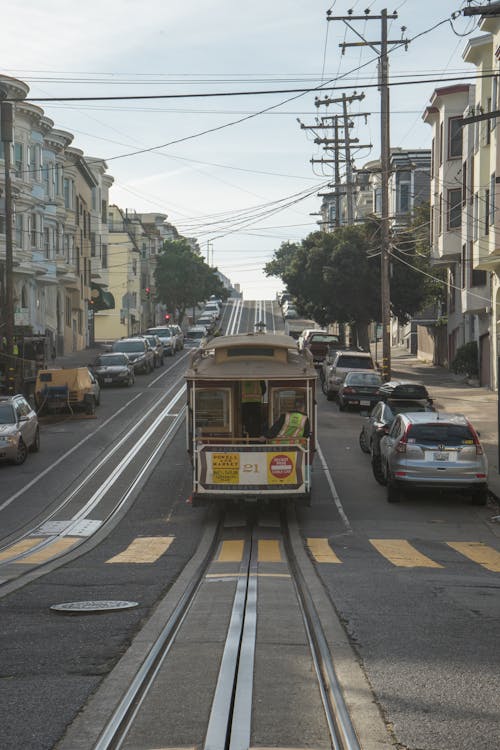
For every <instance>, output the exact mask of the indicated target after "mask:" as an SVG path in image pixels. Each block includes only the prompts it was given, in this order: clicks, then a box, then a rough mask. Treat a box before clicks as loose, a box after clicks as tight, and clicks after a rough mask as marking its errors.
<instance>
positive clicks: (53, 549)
mask: <svg viewBox="0 0 500 750" xmlns="http://www.w3.org/2000/svg"><path fill="white" fill-rule="evenodd" d="M81 541H82V540H81V537H75V536H63V537H61V538H60V539H56V540H55V541H53V542H50V543H49V544H47V546H46V547H42V548H41V549H39V550H36V551H35V552H32V553H31V555H27V556H26V557H22V558H21V559H20V560H16V561H15V562H16V563H18V564H19V565H21V564H23V565H30V564H31V563H44V562H47V560H50V559H51V558H53V557H56V556H57V555H60V554H61V553H62V552H66V551H67V550H68V549H70V548H71V547H74V546H75V544H78V543H79V542H81Z"/></svg>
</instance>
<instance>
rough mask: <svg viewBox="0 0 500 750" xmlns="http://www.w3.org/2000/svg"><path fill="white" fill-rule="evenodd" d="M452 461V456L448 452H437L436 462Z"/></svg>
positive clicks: (435, 455) (435, 454)
mask: <svg viewBox="0 0 500 750" xmlns="http://www.w3.org/2000/svg"><path fill="white" fill-rule="evenodd" d="M449 460H450V454H449V453H446V451H437V452H436V453H434V461H449Z"/></svg>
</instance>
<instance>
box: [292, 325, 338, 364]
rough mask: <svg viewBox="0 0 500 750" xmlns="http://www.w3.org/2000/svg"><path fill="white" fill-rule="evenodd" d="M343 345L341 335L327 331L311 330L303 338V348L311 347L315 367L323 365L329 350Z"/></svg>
mask: <svg viewBox="0 0 500 750" xmlns="http://www.w3.org/2000/svg"><path fill="white" fill-rule="evenodd" d="M340 346H341V340H340V336H338V335H337V334H336V333H327V332H326V331H311V332H310V333H309V334H308V335H307V337H305V338H304V340H303V346H302V348H303V349H309V351H310V352H311V354H312V358H313V362H314V366H315V367H321V366H322V364H323V362H324V360H325V358H326V356H327V354H328V352H329V351H331V350H332V348H334V347H339V348H340Z"/></svg>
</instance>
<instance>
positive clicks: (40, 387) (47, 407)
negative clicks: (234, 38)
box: [35, 367, 101, 415]
mask: <svg viewBox="0 0 500 750" xmlns="http://www.w3.org/2000/svg"><path fill="white" fill-rule="evenodd" d="M35 403H36V406H37V410H38V414H39V415H40V414H43V413H45V412H50V413H54V412H61V411H68V412H70V413H73V412H74V411H81V410H83V411H85V412H86V413H87V414H94V413H95V407H96V406H99V404H100V403H101V387H100V385H99V381H98V380H97V378H96V377H95V375H94V374H93V373H92V372H91V371H90V370H89V368H88V367H65V368H51V369H46V370H39V371H38V372H37V376H36V382H35Z"/></svg>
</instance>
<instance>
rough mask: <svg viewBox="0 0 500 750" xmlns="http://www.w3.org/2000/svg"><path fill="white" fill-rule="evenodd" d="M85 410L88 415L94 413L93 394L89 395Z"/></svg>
mask: <svg viewBox="0 0 500 750" xmlns="http://www.w3.org/2000/svg"><path fill="white" fill-rule="evenodd" d="M85 412H86V413H87V414H89V415H90V416H93V415H94V414H95V398H94V397H93V396H91V398H89V400H88V401H87V406H86V408H85Z"/></svg>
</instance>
